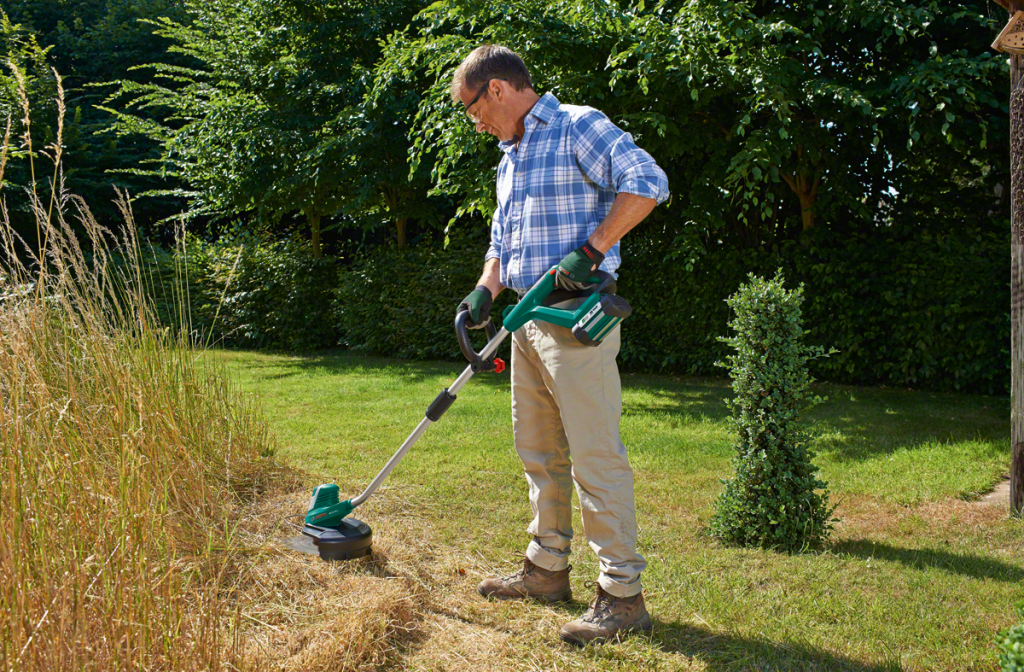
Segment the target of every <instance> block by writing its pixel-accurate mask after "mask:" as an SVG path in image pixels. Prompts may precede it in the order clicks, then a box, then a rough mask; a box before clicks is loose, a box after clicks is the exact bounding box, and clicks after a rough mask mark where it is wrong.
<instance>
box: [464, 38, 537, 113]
mask: <svg viewBox="0 0 1024 672" xmlns="http://www.w3.org/2000/svg"><path fill="white" fill-rule="evenodd" d="M492 79H503V80H505V81H506V82H508V83H509V84H511V85H512V86H514V87H515V89H516V91H522V90H523V89H524V88H526V89H532V88H533V80H532V79H530V71H529V70H527V69H526V63H524V62H523V59H522V58H520V57H519V54H517V53H516V52H514V51H512V50H511V49H509V48H508V47H502V46H500V45H497V44H485V45H483V46H480V47H477V48H476V49H474V50H473V51H471V52H470V54H469V56H467V57H466V60H464V61H463V62H462V64H461V65H459V67H458V69H457V70H455V76H454V77H452V89H451V94H452V101H453V102H458V101H459V94H460V93H461V92H462V89H463V88H467V87H468V88H470V89H479V88H480V87H481V86H483V85H484V84H486V83H487V82H489V81H490V80H492Z"/></svg>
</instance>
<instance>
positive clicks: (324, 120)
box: [108, 0, 433, 254]
mask: <svg viewBox="0 0 1024 672" xmlns="http://www.w3.org/2000/svg"><path fill="white" fill-rule="evenodd" d="M418 4H419V3H418V2H416V1H415V0H392V1H391V2H388V3H379V2H328V3H315V4H312V5H311V4H309V3H305V2H298V1H296V2H292V1H285V2H278V1H276V0H275V1H270V0H212V1H206V0H188V1H187V2H186V3H185V6H186V8H187V9H188V12H189V18H190V21H188V22H179V21H174V20H171V19H169V18H161V19H159V20H157V21H156V22H155V27H156V34H157V35H159V36H161V37H163V38H165V39H167V40H169V41H170V42H172V43H173V46H172V48H171V50H172V51H173V52H176V53H181V54H184V55H185V56H187V57H188V59H189V62H190V65H189V66H188V67H184V66H178V65H169V64H167V63H163V62H155V63H151V64H148V65H147V66H146V67H147V69H149V70H150V71H151V72H152V79H151V81H147V82H143V83H138V82H135V81H131V80H121V81H120V82H119V84H120V89H119V91H117V92H116V93H115V94H114V95H112V96H111V97H110V99H108V104H114V103H115V102H116V103H117V104H118V106H119V107H120V109H114V108H110V112H111V113H112V114H115V115H116V116H117V118H118V123H117V125H116V130H117V133H118V134H119V135H121V136H126V137H136V136H142V137H147V138H150V139H152V140H155V141H157V142H158V143H160V145H161V146H162V156H161V159H160V161H159V162H158V165H157V166H155V167H154V168H153V169H152V170H150V171H149V174H160V175H167V176H170V177H173V178H175V179H177V180H180V182H181V185H182V186H181V187H180V188H178V189H176V190H174V193H178V194H181V195H183V196H187V198H188V200H189V214H190V215H191V216H210V217H214V218H219V217H232V216H236V215H239V214H242V213H248V212H252V213H254V214H255V220H256V222H257V223H259V224H266V223H268V222H275V221H277V220H278V219H280V218H281V217H283V216H285V215H288V214H294V213H300V212H301V213H302V214H304V215H305V217H306V218H307V220H308V221H309V223H310V225H311V228H312V234H313V239H314V246H313V250H314V254H319V233H320V228H319V227H320V220H321V218H322V217H325V216H329V215H334V214H339V213H340V214H342V215H344V216H345V217H346V218H347V223H348V224H363V225H365V226H366V227H368V228H373V227H374V226H377V225H379V224H380V223H382V222H383V221H386V220H387V219H394V220H396V222H398V223H400V224H401V225H402V226H404V221H405V219H407V218H408V217H410V216H414V217H418V218H420V219H424V220H428V221H429V220H432V218H433V213H432V209H431V208H430V207H429V206H428V205H425V204H424V203H422V202H421V201H422V199H423V194H424V192H425V183H424V182H423V179H420V180H419V182H417V181H416V180H415V179H414V180H413V183H412V184H410V180H409V177H410V176H409V171H408V163H407V157H406V142H405V130H404V123H403V122H404V119H405V117H406V116H407V115H409V114H411V113H412V110H413V109H414V108H415V105H416V101H417V97H416V96H415V94H414V93H413V92H411V91H410V90H408V89H407V88H406V89H402V88H401V87H399V86H397V85H396V86H394V87H392V88H391V89H389V95H388V96H387V97H385V98H383V99H380V100H379V103H380V104H379V105H377V106H374V105H371V104H368V103H365V101H364V98H363V95H364V92H365V90H366V87H367V86H368V83H369V82H370V75H369V71H370V68H371V67H372V64H373V63H374V62H375V60H376V58H377V54H378V53H379V50H380V47H379V46H378V44H377V38H378V37H379V35H380V34H381V32H385V33H386V32H390V31H391V30H393V29H395V28H397V27H399V26H401V25H404V24H405V22H407V21H408V19H409V17H411V15H412V13H413V12H414V11H415V10H414V8H416V7H418ZM154 114H156V115H157V117H158V118H157V119H156V120H153V119H152V118H149V117H152V116H153V115H154ZM147 115H149V117H147ZM412 177H413V178H415V174H414V175H413V176H412Z"/></svg>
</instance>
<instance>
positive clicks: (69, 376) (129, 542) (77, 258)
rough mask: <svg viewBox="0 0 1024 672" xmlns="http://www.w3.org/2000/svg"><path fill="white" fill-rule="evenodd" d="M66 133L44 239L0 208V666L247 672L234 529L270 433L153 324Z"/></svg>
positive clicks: (261, 470) (44, 214) (123, 247)
mask: <svg viewBox="0 0 1024 672" xmlns="http://www.w3.org/2000/svg"><path fill="white" fill-rule="evenodd" d="M12 67H13V66H12ZM19 81H21V80H19ZM19 91H21V93H22V96H23V101H22V103H23V108H24V111H25V119H24V120H23V123H22V126H23V130H24V133H25V135H24V137H25V138H26V140H25V142H26V144H27V143H28V142H30V136H29V135H28V134H29V116H28V115H29V107H28V101H27V99H24V87H23V86H22V87H21V88H20V89H19ZM60 109H63V108H62V103H61V104H60ZM5 136H6V137H8V138H9V137H10V133H9V130H8V131H7V132H6V133H5ZM57 138H58V139H57V141H56V142H57V143H58V145H57V146H51V147H50V148H49V149H50V151H51V153H50V157H51V158H52V159H53V160H54V161H55V163H56V165H55V168H54V171H55V172H54V175H55V181H54V184H53V185H52V188H53V194H51V196H50V200H51V202H52V203H54V206H53V209H52V211H51V210H50V208H47V207H45V206H44V205H43V203H42V201H41V200H40V198H39V196H38V195H37V192H36V189H35V186H34V185H33V188H31V189H26V194H25V196H26V198H27V199H28V201H29V206H30V207H31V209H32V211H34V212H35V215H36V224H37V227H38V230H39V231H38V234H37V235H38V239H37V244H38V246H37V247H32V246H30V245H28V244H27V243H26V242H25V241H23V240H22V239H21V238H20V237H19V236H18V235H17V233H16V232H15V231H14V230H13V229H12V227H11V225H10V222H9V218H8V215H7V210H6V202H4V203H0V633H2V634H0V667H2V668H3V669H4V670H27V671H29V670H55V669H60V670H65V669H99V670H106V669H118V670H132V669H154V670H159V669H175V670H200V669H207V670H214V669H238V668H239V667H242V666H244V664H245V663H246V658H245V657H244V656H243V655H242V653H241V647H240V645H239V642H238V640H237V639H236V637H235V633H236V632H237V628H232V627H231V625H232V621H233V620H235V619H236V618H237V612H236V604H237V603H236V602H235V601H234V599H233V596H232V587H233V585H234V583H235V582H236V581H237V580H239V578H240V576H242V574H243V572H244V563H243V560H244V557H245V556H244V555H241V554H240V543H239V542H240V540H239V539H238V537H237V535H236V534H235V528H236V526H237V520H238V516H239V515H240V513H241V511H242V510H243V504H244V502H245V501H247V500H251V499H252V498H254V497H255V496H256V495H258V494H259V493H260V492H261V491H263V490H264V489H265V488H266V486H267V483H268V482H269V481H270V480H271V479H272V478H273V475H274V472H275V469H276V467H275V466H274V464H273V462H272V461H270V460H268V459H266V455H268V454H269V452H270V447H271V443H272V440H271V437H270V435H269V433H268V431H267V426H266V424H265V422H264V420H263V419H262V418H261V417H260V415H259V414H258V413H257V411H256V409H254V408H252V407H251V405H249V404H247V403H246V402H245V401H243V400H242V399H240V398H238V397H237V396H235V395H234V394H232V393H231V391H230V390H229V389H228V386H227V383H226V378H225V376H223V375H222V374H220V373H218V372H217V371H215V370H213V369H212V368H211V367H207V366H200V365H198V364H197V363H196V355H197V353H196V351H195V350H194V349H193V347H192V346H191V345H190V344H189V343H187V342H186V341H184V340H181V339H178V338H175V337H174V336H173V335H171V334H169V333H168V332H167V331H166V330H164V329H161V328H159V327H158V326H157V325H156V323H155V320H154V319H153V318H152V316H151V313H150V311H149V307H148V304H147V302H146V299H145V288H144V283H145V278H144V277H143V274H142V272H141V266H140V264H139V261H138V243H137V241H136V240H135V239H134V237H133V233H132V232H133V231H134V230H135V225H134V222H132V221H131V210H130V207H129V205H128V200H127V198H126V197H121V199H120V205H121V207H122V212H123V213H124V215H125V217H126V225H125V227H124V230H125V231H126V234H125V236H123V237H117V236H114V235H113V234H112V232H110V231H107V230H105V229H104V228H103V227H101V226H100V225H99V224H98V223H97V222H96V221H95V219H93V217H92V215H91V214H90V212H89V210H88V207H87V206H86V205H85V204H84V203H83V202H82V201H81V200H80V199H76V198H74V197H72V196H70V195H68V194H67V193H66V192H64V191H63V190H62V189H61V187H60V183H59V181H58V180H59V175H60V171H59V161H60V157H61V149H60V147H59V143H60V138H61V133H60V132H58V134H57ZM7 156H8V153H7V152H6V151H4V152H2V153H0V157H2V159H0V175H2V174H3V171H4V168H5V167H6V166H5V164H4V161H5V160H6V157H7ZM30 157H31V154H30ZM30 160H31V158H30ZM33 174H34V171H33ZM0 195H3V196H6V194H0ZM72 211H73V212H74V217H75V219H76V220H77V222H76V226H77V227H79V228H80V229H81V230H84V231H85V237H84V239H83V240H80V238H79V234H76V233H75V231H74V230H73V228H72V223H71V221H69V217H71V216H72V215H71V212H72ZM44 241H45V242H44ZM41 251H42V252H45V254H42V253H41Z"/></svg>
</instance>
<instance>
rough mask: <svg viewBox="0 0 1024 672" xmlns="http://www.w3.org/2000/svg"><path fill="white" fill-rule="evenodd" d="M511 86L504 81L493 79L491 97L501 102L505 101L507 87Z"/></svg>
mask: <svg viewBox="0 0 1024 672" xmlns="http://www.w3.org/2000/svg"><path fill="white" fill-rule="evenodd" d="M506 86H510V85H509V83H508V82H506V81H505V80H503V79H492V80H491V91H490V93H491V95H492V96H494V97H495V98H497V99H498V101H499V102H501V101H503V100H504V99H505V87H506Z"/></svg>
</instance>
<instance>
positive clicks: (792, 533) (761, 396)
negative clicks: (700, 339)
mask: <svg viewBox="0 0 1024 672" xmlns="http://www.w3.org/2000/svg"><path fill="white" fill-rule="evenodd" d="M802 303H803V287H802V286H801V287H799V288H798V289H796V290H795V291H788V290H786V289H785V288H784V287H783V277H782V273H781V272H780V273H778V274H776V276H775V279H774V280H771V281H765V280H763V279H761V278H758V277H755V276H754V275H753V274H751V275H750V280H749V282H748V283H747V284H746V285H744V286H742V287H740V289H739V291H738V292H737V293H736V294H735V295H733V296H731V297H730V298H729V300H728V304H729V307H730V308H731V309H732V310H733V311H734V317H733V319H732V320H731V321H730V322H729V326H730V327H732V329H733V330H735V332H736V333H735V335H734V336H731V337H728V338H722V341H723V342H724V343H727V344H728V345H730V346H731V347H732V348H733V349H735V351H736V352H735V354H732V355H730V356H729V357H727V358H726V362H727V364H728V366H729V367H730V376H731V377H732V389H733V391H734V392H736V397H735V398H734V399H732V400H731V401H730V402H729V408H730V409H731V410H732V412H733V421H734V423H735V427H736V429H737V430H738V433H739V438H738V441H737V444H736V450H737V457H736V459H735V461H734V464H735V467H736V476H735V478H733V479H731V480H727V481H725V491H724V492H723V493H722V495H721V496H720V497H719V499H718V501H717V502H716V503H715V515H714V517H713V519H712V523H711V526H712V531H713V532H714V534H715V535H716V536H718V537H720V538H722V539H723V540H725V541H728V542H730V543H735V544H739V545H742V546H762V547H765V548H777V549H779V550H783V551H798V550H800V549H802V548H804V547H806V546H816V545H818V544H820V543H821V542H822V541H824V539H825V538H826V537H827V536H828V533H829V531H830V530H831V528H832V524H831V521H830V519H829V516H830V515H831V513H832V511H831V510H830V509H829V508H828V492H827V486H826V485H825V483H824V482H822V481H821V480H819V479H818V477H817V472H818V470H817V467H815V466H814V464H813V463H812V461H811V458H812V453H811V451H810V449H809V448H808V445H807V444H808V438H807V435H806V434H805V433H804V432H803V431H802V429H801V427H800V418H801V415H802V414H803V413H804V412H806V411H807V410H808V409H809V408H811V407H813V406H814V405H816V404H817V403H819V402H820V401H821V399H820V398H819V397H814V396H812V395H811V394H810V384H811V382H812V378H811V377H810V375H809V374H808V372H807V362H808V361H809V360H810V359H812V358H814V357H818V356H821V355H823V354H825V353H824V351H823V350H822V349H821V348H816V347H808V346H806V345H804V344H803V342H802V340H803V333H804V332H803V327H802V317H801V310H800V307H801V304H802ZM725 365H726V364H722V366H725ZM818 490H825V492H824V493H823V494H819V493H818V492H817V491H818Z"/></svg>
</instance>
